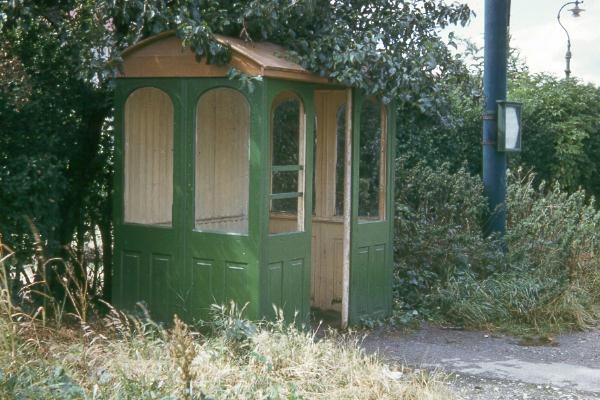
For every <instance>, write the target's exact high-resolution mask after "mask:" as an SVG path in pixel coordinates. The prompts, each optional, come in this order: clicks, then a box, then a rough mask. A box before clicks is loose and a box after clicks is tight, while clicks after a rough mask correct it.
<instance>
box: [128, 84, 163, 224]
mask: <svg viewBox="0 0 600 400" xmlns="http://www.w3.org/2000/svg"><path fill="white" fill-rule="evenodd" d="M124 120H125V121H124V122H125V160H124V161H125V165H124V180H125V182H124V197H125V198H124V220H125V222H131V223H138V224H147V225H161V226H171V225H172V208H173V103H172V102H171V99H170V98H169V96H168V95H167V94H166V93H164V92H163V91H161V90H159V89H156V88H150V87H148V88H142V89H138V90H136V91H135V92H133V93H132V94H131V95H130V96H129V97H128V99H127V101H126V102H125V118H124Z"/></svg>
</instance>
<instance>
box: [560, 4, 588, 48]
mask: <svg viewBox="0 0 600 400" xmlns="http://www.w3.org/2000/svg"><path fill="white" fill-rule="evenodd" d="M576 3H582V2H580V1H579V2H576V1H570V2H568V3H565V4H563V6H562V7H561V8H560V9H559V10H558V14H557V15H556V20H557V21H558V24H559V25H560V27H561V28H563V31H565V33H566V34H567V42H568V43H569V47H570V46H571V36H569V31H567V28H565V26H564V25H563V24H562V22H560V13H561V12H562V10H563V9H564V8H565V7H566V6H568V5H570V4H576Z"/></svg>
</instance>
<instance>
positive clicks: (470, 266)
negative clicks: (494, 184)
mask: <svg viewBox="0 0 600 400" xmlns="http://www.w3.org/2000/svg"><path fill="white" fill-rule="evenodd" d="M396 176H397V178H398V183H397V190H398V193H397V194H396V199H397V200H396V221H395V247H394V250H395V255H396V268H395V273H396V281H395V282H396V285H395V292H396V296H397V299H401V301H402V303H403V304H404V309H405V310H406V309H408V310H409V311H411V312H412V311H413V310H417V311H418V312H421V313H422V312H425V313H431V311H432V310H433V309H435V307H432V304H431V301H432V299H431V298H430V296H431V294H432V293H433V292H435V290H436V288H438V287H439V286H441V285H443V284H444V283H445V282H448V280H449V279H451V277H456V276H461V275H463V274H465V273H475V274H476V275H477V276H481V277H485V276H488V275H489V274H490V273H492V272H494V271H495V270H496V269H498V268H500V267H501V265H502V261H503V260H502V257H501V256H502V254H501V252H500V250H499V247H498V246H497V244H496V243H495V241H493V240H488V239H486V238H484V237H483V235H482V234H481V229H480V226H481V223H482V220H483V218H484V214H485V210H486V207H487V206H486V201H485V198H484V196H483V186H482V182H481V180H480V179H479V178H478V177H475V176H472V175H470V174H469V173H468V172H467V171H466V170H465V169H464V168H461V169H459V170H458V171H457V172H456V173H452V172H451V171H450V166H449V164H443V165H442V166H441V167H439V168H433V167H430V166H427V165H425V164H422V163H420V164H417V165H416V166H415V167H413V168H409V169H405V168H404V164H403V162H402V161H400V162H399V164H398V168H397V174H396Z"/></svg>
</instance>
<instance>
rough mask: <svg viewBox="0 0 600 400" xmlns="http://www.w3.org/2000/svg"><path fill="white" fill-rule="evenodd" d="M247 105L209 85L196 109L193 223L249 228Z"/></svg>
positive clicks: (231, 93)
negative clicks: (194, 215)
mask: <svg viewBox="0 0 600 400" xmlns="http://www.w3.org/2000/svg"><path fill="white" fill-rule="evenodd" d="M249 134H250V107H249V105H248V103H247V101H246V99H245V98H244V96H243V95H242V94H241V93H239V92H237V91H235V90H233V89H228V88H219V89H213V90H210V91H209V92H207V93H205V94H204V95H203V96H202V97H201V98H200V100H199V102H198V106H197V112H196V135H197V136H196V196H195V210H196V217H195V218H196V227H197V228H198V229H201V230H218V231H226V232H236V233H247V232H248V190H249V159H248V157H249Z"/></svg>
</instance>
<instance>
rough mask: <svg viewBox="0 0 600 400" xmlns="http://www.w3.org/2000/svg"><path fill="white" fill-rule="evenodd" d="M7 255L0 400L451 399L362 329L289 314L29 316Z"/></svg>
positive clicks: (1, 278) (0, 293) (0, 294)
mask: <svg viewBox="0 0 600 400" xmlns="http://www.w3.org/2000/svg"><path fill="white" fill-rule="evenodd" d="M0 255H2V257H3V258H0V260H2V262H0V267H1V268H0V340H1V342H0V345H1V347H0V398H2V399H4V398H6V399H11V398H19V399H57V400H59V399H60V400H63V399H115V400H116V399H186V400H187V399H190V400H191V399H328V400H329V399H334V400H335V399H448V398H451V395H450V393H448V391H447V390H446V389H445V385H444V383H443V382H442V380H441V379H440V376H439V375H435V374H434V375H427V374H422V373H413V372H411V371H410V370H408V369H403V368H402V367H401V366H398V367H396V366H394V367H390V366H389V365H386V364H384V363H383V362H382V361H381V360H379V359H378V358H377V357H375V356H372V355H367V354H365V353H364V351H363V350H361V348H360V346H359V342H358V339H357V337H356V336H352V335H340V334H337V333H334V332H330V333H329V334H328V335H326V337H323V338H317V337H316V336H315V333H314V332H313V331H310V330H298V329H296V327H295V325H293V324H289V323H286V322H284V320H283V318H280V319H279V320H278V321H276V322H251V321H248V320H246V319H244V318H243V308H242V309H238V308H237V307H236V306H235V305H231V306H228V307H224V306H221V307H216V306H215V308H214V317H213V318H212V319H211V320H210V321H208V322H207V323H206V325H207V326H205V327H204V328H205V329H204V330H203V332H209V333H204V334H201V333H199V332H197V331H195V330H194V329H193V328H192V327H190V326H188V325H186V324H185V323H183V322H182V321H180V320H179V319H177V318H175V321H174V324H173V326H172V327H171V328H170V329H166V328H164V327H162V326H160V325H157V324H155V323H154V322H152V321H151V319H150V318H149V317H148V314H147V313H145V314H144V313H142V314H143V315H146V317H145V318H139V317H138V318H135V317H132V316H129V315H126V314H124V313H122V312H120V311H118V310H116V309H114V308H112V307H110V306H107V307H109V310H110V312H109V313H108V315H106V316H105V317H103V318H98V319H94V318H90V317H89V313H87V312H85V313H84V312H82V310H80V309H77V308H75V310H74V311H73V312H72V316H73V318H71V319H70V320H71V321H77V323H70V324H68V323H65V321H55V320H52V321H48V320H45V319H44V318H42V315H46V314H45V313H44V312H43V311H39V310H37V311H36V312H35V313H34V314H31V315H28V314H26V313H23V312H22V311H21V310H19V307H18V306H16V305H15V304H14V303H13V302H12V298H13V296H12V295H11V293H10V291H9V289H8V286H7V281H6V279H5V278H6V277H5V274H4V271H5V268H4V264H3V262H4V261H5V260H6V257H9V256H10V252H8V251H7V249H5V248H3V250H2V252H0ZM78 293H79V294H80V295H83V294H85V292H83V291H79V292H77V291H73V292H72V294H71V295H72V296H76V295H77V294H78ZM75 300H76V301H75V302H74V303H75V304H86V303H85V302H84V301H83V300H81V299H79V300H78V299H75ZM47 315H54V318H62V317H61V316H60V315H57V314H56V313H51V314H47ZM84 316H85V318H84ZM206 328H209V329H206Z"/></svg>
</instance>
